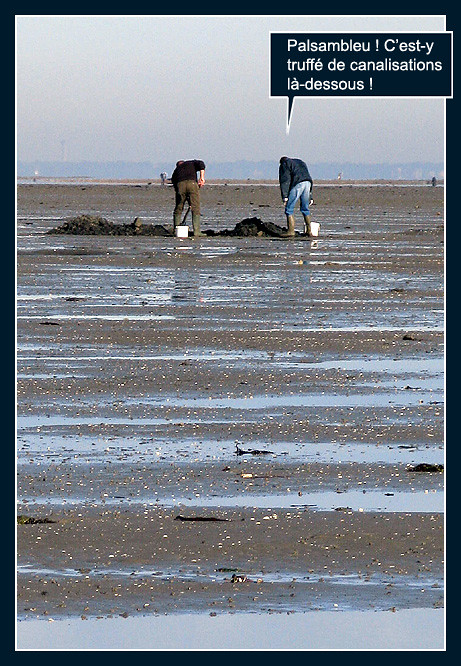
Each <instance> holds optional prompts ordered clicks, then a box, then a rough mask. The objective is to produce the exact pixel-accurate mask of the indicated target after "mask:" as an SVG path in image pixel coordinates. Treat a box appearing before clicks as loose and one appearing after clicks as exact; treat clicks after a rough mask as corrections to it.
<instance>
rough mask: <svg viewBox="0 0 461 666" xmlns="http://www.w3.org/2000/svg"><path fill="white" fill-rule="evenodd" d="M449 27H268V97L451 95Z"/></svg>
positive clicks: (290, 114) (290, 102) (290, 103)
mask: <svg viewBox="0 0 461 666" xmlns="http://www.w3.org/2000/svg"><path fill="white" fill-rule="evenodd" d="M452 34H453V33H452V32H443V33H441V32H431V33H411V32H410V33H361V32H358V33H287V32H271V33H270V40H271V44H270V46H271V78H270V96H271V97H287V98H288V119H287V133H288V132H289V129H290V123H291V116H292V111H293V103H294V99H295V97H443V98H450V97H452Z"/></svg>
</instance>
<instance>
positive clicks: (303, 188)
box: [285, 180, 311, 215]
mask: <svg viewBox="0 0 461 666" xmlns="http://www.w3.org/2000/svg"><path fill="white" fill-rule="evenodd" d="M310 198H311V184H310V182H309V181H308V180H305V181H303V182H302V183H298V184H297V185H295V186H294V187H293V188H292V189H291V190H290V191H289V193H288V201H287V202H286V204H285V213H286V214H287V215H293V212H294V210H295V203H296V202H297V201H298V199H301V202H300V205H301V213H303V215H309V201H310Z"/></svg>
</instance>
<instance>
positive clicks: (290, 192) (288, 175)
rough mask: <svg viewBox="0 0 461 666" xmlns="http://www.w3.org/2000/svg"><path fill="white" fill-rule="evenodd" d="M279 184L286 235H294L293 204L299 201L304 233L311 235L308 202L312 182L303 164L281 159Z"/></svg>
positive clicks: (297, 161) (297, 160) (291, 159)
mask: <svg viewBox="0 0 461 666" xmlns="http://www.w3.org/2000/svg"><path fill="white" fill-rule="evenodd" d="M279 183H280V191H281V194H282V201H283V203H284V204H285V215H286V216H287V235H288V236H294V235H295V218H294V215H293V213H294V209H295V204H296V202H297V201H298V200H300V207H301V213H302V214H303V217H304V233H305V234H308V235H309V236H310V235H311V216H310V211H309V202H310V200H311V194H312V187H313V184H314V183H313V181H312V178H311V175H310V173H309V169H308V168H307V165H306V163H305V162H303V161H302V160H300V159H297V158H293V157H286V156H284V157H281V158H280V166H279Z"/></svg>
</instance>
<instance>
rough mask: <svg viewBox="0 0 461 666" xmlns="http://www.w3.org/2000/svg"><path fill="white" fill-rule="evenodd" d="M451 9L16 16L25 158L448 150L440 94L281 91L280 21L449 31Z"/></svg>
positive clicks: (434, 155) (266, 156)
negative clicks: (274, 90)
mask: <svg viewBox="0 0 461 666" xmlns="http://www.w3.org/2000/svg"><path fill="white" fill-rule="evenodd" d="M444 29H445V20H444V17H443V16H381V17H378V16H372V17H359V16H336V17H333V16H323V17H322V16H240V17H238V16H215V17H213V16H206V17H205V16H194V17H190V16H169V17H164V16H121V15H116V16H74V17H72V16H17V17H16V32H17V50H16V72H17V79H16V80H17V87H16V90H17V94H16V99H17V157H18V160H22V161H35V160H61V159H66V160H68V161H114V160H123V161H149V162H161V161H170V162H172V161H176V160H177V159H179V158H185V159H189V158H196V157H197V158H201V159H204V160H205V161H207V162H226V161H235V160H274V159H278V158H279V157H280V155H283V154H288V155H293V156H294V155H296V156H299V157H302V158H303V159H305V160H306V161H307V162H310V163H319V162H332V161H334V162H345V161H349V162H355V163H359V162H360V163H373V162H394V163H395V162H413V161H443V159H444V101H443V100H441V99H408V100H404V99H387V100H383V99H346V98H340V99H308V98H297V99H296V101H295V104H294V110H293V117H292V122H291V128H290V133H289V135H288V136H287V134H286V116H287V101H286V99H283V98H275V99H271V98H270V97H269V94H270V90H269V69H270V58H269V55H270V47H269V44H270V42H269V39H270V38H269V34H270V31H284V30H291V31H297V32H310V31H322V30H323V31H330V32H342V31H360V30H363V31H388V32H398V31H408V32H410V31H426V32H429V31H443V30H444Z"/></svg>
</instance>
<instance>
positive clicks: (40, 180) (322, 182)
mask: <svg viewBox="0 0 461 666" xmlns="http://www.w3.org/2000/svg"><path fill="white" fill-rule="evenodd" d="M17 185H127V186H158V187H171V183H168V184H167V185H163V186H162V184H161V182H160V180H159V179H148V178H145V179H141V178H139V179H137V178H133V179H131V178H113V179H111V178H90V177H85V176H82V177H76V176H72V177H45V176H43V177H41V176H36V177H32V176H26V177H22V176H18V177H17ZM206 185H207V186H211V185H221V186H223V185H240V186H248V185H258V186H266V187H278V185H279V183H278V180H269V179H262V180H256V179H251V178H246V179H245V178H242V179H233V178H211V179H210V180H207V181H206ZM314 185H315V186H324V187H353V186H362V187H370V186H375V187H409V186H413V187H428V186H432V185H431V181H430V180H427V179H421V180H403V179H402V180H388V179H350V180H347V179H345V178H344V179H341V180H338V179H336V178H335V179H331V180H326V179H319V180H316V181H314ZM443 185H444V180H442V179H441V180H438V181H437V186H443Z"/></svg>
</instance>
